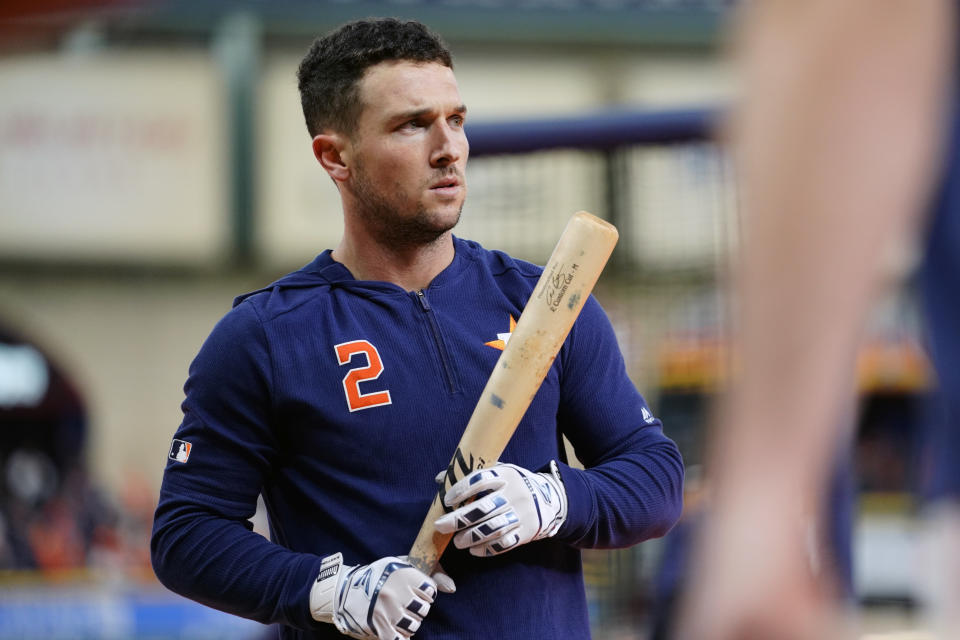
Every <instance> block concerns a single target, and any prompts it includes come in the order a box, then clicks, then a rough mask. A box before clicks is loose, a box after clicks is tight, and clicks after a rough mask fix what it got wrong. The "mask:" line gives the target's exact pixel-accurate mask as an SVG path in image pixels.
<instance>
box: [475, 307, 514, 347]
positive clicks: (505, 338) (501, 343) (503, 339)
mask: <svg viewBox="0 0 960 640" xmlns="http://www.w3.org/2000/svg"><path fill="white" fill-rule="evenodd" d="M516 328H517V321H516V320H514V319H513V315H511V316H510V330H509V331H507V332H506V333H498V334H497V339H496V340H491V341H490V342H484V343H483V344H485V345H486V346H488V347H493V348H494V349H499V350H500V351H503V350H504V349H505V348H506V347H507V343H508V342H510V336H512V335H513V330H514V329H516Z"/></svg>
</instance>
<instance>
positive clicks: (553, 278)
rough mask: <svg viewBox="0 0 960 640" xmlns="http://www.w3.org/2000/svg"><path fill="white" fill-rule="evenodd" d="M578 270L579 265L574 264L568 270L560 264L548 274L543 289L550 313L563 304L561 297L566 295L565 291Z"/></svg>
mask: <svg viewBox="0 0 960 640" xmlns="http://www.w3.org/2000/svg"><path fill="white" fill-rule="evenodd" d="M579 268H580V265H578V264H577V263H576V262H574V263H572V264H571V265H570V268H569V269H567V268H566V265H564V264H561V265H560V266H557V267H554V268H553V270H552V271H551V272H550V276H549V278H548V279H547V285H546V287H545V290H546V296H547V300H546V301H547V308H549V309H550V311H556V310H557V308H558V307H559V306H560V303H562V302H563V297H564V296H565V295H566V293H567V289H568V288H569V286H570V283H571V282H573V277H574V275H575V274H576V272H577V269H579Z"/></svg>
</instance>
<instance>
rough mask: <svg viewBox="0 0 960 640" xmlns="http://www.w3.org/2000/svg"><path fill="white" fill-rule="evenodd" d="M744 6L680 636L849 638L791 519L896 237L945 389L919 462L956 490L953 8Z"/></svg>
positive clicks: (959, 398)
mask: <svg viewBox="0 0 960 640" xmlns="http://www.w3.org/2000/svg"><path fill="white" fill-rule="evenodd" d="M743 10H744V12H745V13H744V15H743V16H741V17H742V18H743V19H744V22H743V23H742V24H740V25H739V26H740V28H741V29H742V31H740V32H739V33H738V34H737V38H736V39H735V42H736V43H737V45H738V47H739V49H738V51H737V54H738V56H739V61H740V62H741V63H742V65H741V67H740V69H741V71H742V72H743V77H742V78H741V80H742V82H743V86H742V90H743V94H742V99H741V102H740V104H739V105H738V106H737V107H736V108H735V109H734V113H733V114H732V120H731V122H730V123H729V124H730V129H729V131H728V134H729V135H730V137H731V140H732V145H733V152H734V156H735V162H736V163H737V168H738V173H739V179H740V180H741V182H742V185H743V190H742V197H743V200H742V206H743V215H744V226H743V235H744V238H743V243H742V251H741V254H740V256H739V262H738V265H737V268H736V273H735V282H736V289H735V296H736V304H737V315H736V316H735V318H734V323H735V327H736V336H735V340H736V341H737V344H738V358H739V360H738V378H737V383H736V384H735V385H734V386H733V388H732V389H731V391H730V393H729V395H728V396H727V397H726V398H725V399H724V401H723V403H722V404H721V406H720V407H719V408H718V420H717V424H716V425H715V427H716V429H715V431H714V433H713V434H712V437H713V438H714V440H713V444H712V457H711V460H710V464H711V468H710V471H709V473H710V475H711V483H712V487H713V491H714V495H713V501H712V504H711V512H710V517H709V519H708V522H707V523H706V524H705V526H704V527H703V529H702V535H701V536H700V538H699V542H698V549H697V551H696V557H695V561H696V564H695V574H694V575H693V577H692V579H691V582H690V586H691V590H692V593H691V594H690V597H689V599H688V600H687V602H686V606H685V614H684V615H683V617H682V619H683V624H684V627H683V629H682V630H681V632H680V634H679V637H681V638H683V640H694V639H695V640H733V639H735V638H737V639H742V638H758V639H764V640H780V639H793V638H804V639H807V638H810V639H813V638H815V639H817V640H822V639H824V638H834V637H847V636H849V635H850V634H851V633H852V632H853V629H852V628H851V627H852V626H853V624H852V621H851V620H850V616H848V615H847V614H848V612H844V611H843V610H842V608H841V606H840V605H839V599H837V598H835V594H834V593H833V591H834V587H833V585H832V584H831V582H832V580H831V578H830V576H829V572H828V571H821V572H820V573H817V572H816V571H815V569H814V568H813V567H812V566H811V564H810V563H809V562H808V556H807V553H806V550H807V548H808V542H809V535H810V531H809V530H808V527H807V524H808V523H809V522H810V518H809V516H810V514H811V513H813V512H814V511H815V510H816V504H817V503H818V502H819V501H820V500H822V498H823V495H824V492H825V484H826V481H827V478H828V471H829V468H830V464H831V462H832V461H833V460H834V459H835V457H834V456H835V451H836V447H837V446H838V442H839V441H841V440H840V439H841V437H842V434H838V432H837V431H838V430H837V429H836V428H835V427H836V425H838V424H844V423H845V422H844V421H842V420H840V419H839V418H840V414H841V413H842V411H843V407H844V406H845V405H846V404H847V403H848V401H849V398H848V393H847V392H849V391H850V389H851V383H850V380H851V379H852V376H853V371H854V359H855V354H856V352H857V348H858V343H859V339H860V337H861V334H862V332H863V329H864V326H865V322H866V316H867V314H868V310H869V308H870V307H871V303H872V302H873V300H874V295H875V294H876V293H877V292H878V290H879V289H880V287H881V286H882V284H883V282H882V280H883V269H882V268H881V267H882V262H883V259H884V257H885V255H886V254H887V253H888V252H889V249H890V247H891V245H892V244H894V243H895V242H896V241H897V240H898V239H901V240H902V239H903V238H905V237H910V236H914V237H916V236H918V237H919V238H920V241H921V244H922V246H923V261H922V265H921V267H920V276H919V281H920V284H921V288H922V295H923V305H924V312H925V320H926V323H927V328H928V330H929V346H930V350H931V355H932V360H933V362H934V364H935V367H936V370H937V372H938V376H939V385H940V390H941V394H940V395H941V396H942V399H943V400H944V404H943V405H942V406H941V407H940V410H941V416H942V417H943V418H944V423H943V426H944V427H945V428H944V429H942V430H940V431H939V432H937V433H939V438H941V439H943V440H944V441H951V442H952V443H953V446H952V448H949V447H946V446H942V447H940V449H939V451H938V455H939V454H943V455H944V456H952V461H953V463H952V465H951V466H950V467H947V466H945V465H943V464H938V465H937V466H936V470H938V471H939V472H940V473H941V474H942V475H941V477H940V482H939V484H938V486H933V487H931V490H932V492H933V493H934V494H935V495H938V496H939V497H948V498H952V499H954V500H955V499H956V497H957V496H958V495H960V493H958V491H957V490H958V489H960V486H958V485H960V483H958V480H960V471H958V468H960V446H956V445H957V443H958V441H960V404H958V403H960V159H958V154H960V140H958V136H960V126H958V122H957V118H958V116H957V79H958V73H960V66H958V64H957V50H956V36H957V33H958V31H960V28H958V15H957V14H958V9H957V3H956V0H914V1H911V2H903V1H901V0H879V1H878V0H869V1H867V0H848V1H844V2H837V1H836V0H805V1H804V2H755V3H749V4H747V5H745V6H744V7H743ZM934 437H935V438H936V437H938V436H936V435H935V436H934ZM953 512H954V513H956V511H955V509H954V511H953ZM958 531H960V530H958V529H956V528H954V529H953V534H954V537H953V538H952V540H953V541H954V542H953V544H954V551H957V550H960V548H958V547H957V546H956V541H957V537H956V534H957V532H958ZM941 554H942V555H941V556H940V557H938V558H937V562H938V564H939V568H940V569H941V570H942V571H944V573H945V574H952V575H953V576H954V577H953V579H954V580H957V579H958V578H957V576H960V571H958V567H957V563H958V562H960V556H958V555H955V553H952V552H949V551H947V550H943V551H941ZM958 594H960V592H957V593H954V594H953V595H954V596H956V595H958ZM949 609H950V608H943V609H941V610H942V611H944V612H946V611H949ZM952 611H953V613H952V615H953V616H954V618H956V617H957V616H958V615H960V613H958V612H960V601H957V602H954V603H953V604H952ZM955 622H956V620H954V622H953V623H951V622H949V621H942V624H943V625H944V626H943V628H944V629H949V628H951V627H950V626H949V625H951V624H953V625H955ZM958 628H960V626H952V630H953V633H956V630H957V629H958Z"/></svg>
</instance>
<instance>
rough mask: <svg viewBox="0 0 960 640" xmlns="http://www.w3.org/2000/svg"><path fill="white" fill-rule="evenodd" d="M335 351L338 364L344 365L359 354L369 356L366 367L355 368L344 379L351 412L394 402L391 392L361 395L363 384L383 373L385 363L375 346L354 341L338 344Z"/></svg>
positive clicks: (344, 387) (344, 388) (361, 341)
mask: <svg viewBox="0 0 960 640" xmlns="http://www.w3.org/2000/svg"><path fill="white" fill-rule="evenodd" d="M334 349H336V351H337V362H339V363H340V364H342V365H343V364H347V363H348V362H350V361H351V360H352V359H353V357H354V356H356V355H358V354H364V355H366V356H367V365H366V366H365V367H354V368H353V369H350V371H348V372H347V375H345V376H344V377H343V392H344V393H345V394H346V396H347V407H349V409H350V411H351V412H354V411H359V410H360V409H369V408H370V407H382V406H383V405H387V404H390V403H391V402H392V401H391V400H390V392H389V391H376V392H373V393H360V383H361V382H363V381H364V380H376V379H377V378H379V377H380V374H381V373H383V362H382V361H381V360H380V353H379V352H378V351H377V348H376V347H375V346H373V345H372V344H370V343H369V342H367V341H366V340H353V341H351V342H343V343H341V344H338V345H336V346H335V347H334Z"/></svg>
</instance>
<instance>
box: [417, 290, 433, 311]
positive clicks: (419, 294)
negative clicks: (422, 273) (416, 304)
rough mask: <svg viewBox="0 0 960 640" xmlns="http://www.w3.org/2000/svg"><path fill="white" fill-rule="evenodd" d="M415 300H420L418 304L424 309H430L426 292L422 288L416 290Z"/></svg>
mask: <svg viewBox="0 0 960 640" xmlns="http://www.w3.org/2000/svg"><path fill="white" fill-rule="evenodd" d="M417 300H419V301H420V306H421V307H423V310H424V311H430V303H429V302H427V294H425V293H424V292H423V289H420V290H419V291H417Z"/></svg>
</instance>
